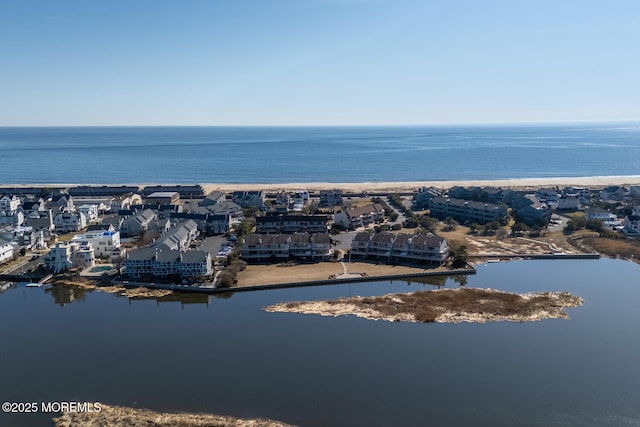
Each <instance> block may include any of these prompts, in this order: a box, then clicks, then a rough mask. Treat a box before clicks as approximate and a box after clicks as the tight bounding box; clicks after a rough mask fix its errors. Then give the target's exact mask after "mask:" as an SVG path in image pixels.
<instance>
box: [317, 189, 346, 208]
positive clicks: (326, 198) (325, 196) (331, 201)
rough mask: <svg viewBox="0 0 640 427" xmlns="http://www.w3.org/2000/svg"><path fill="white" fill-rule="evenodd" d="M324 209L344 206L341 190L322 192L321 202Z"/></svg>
mask: <svg viewBox="0 0 640 427" xmlns="http://www.w3.org/2000/svg"><path fill="white" fill-rule="evenodd" d="M319 205H320V206H322V207H330V206H342V191H341V190H320V202H319Z"/></svg>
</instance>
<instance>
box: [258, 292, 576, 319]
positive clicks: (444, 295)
mask: <svg viewBox="0 0 640 427" xmlns="http://www.w3.org/2000/svg"><path fill="white" fill-rule="evenodd" d="M582 303H583V300H582V298H580V297H577V296H573V295H571V294H569V293H568V292H535V293H529V294H514V293H509V292H503V291H499V290H496V289H475V288H456V289H438V290H433V291H416V292H411V293H396V294H387V295H383V296H379V297H357V296H356V297H350V298H339V299H337V300H330V301H306V302H305V301H302V302H287V303H279V304H275V305H271V306H268V307H265V309H264V310H265V311H268V312H282V313H303V314H319V315H321V316H332V317H337V316H345V315H354V316H357V317H362V318H365V319H369V320H386V321H390V322H438V323H459V322H473V323H485V322H494V321H511V322H532V321H538V320H543V319H566V318H568V317H569V316H568V315H567V313H566V312H565V311H564V309H565V308H572V307H577V306H580V305H582Z"/></svg>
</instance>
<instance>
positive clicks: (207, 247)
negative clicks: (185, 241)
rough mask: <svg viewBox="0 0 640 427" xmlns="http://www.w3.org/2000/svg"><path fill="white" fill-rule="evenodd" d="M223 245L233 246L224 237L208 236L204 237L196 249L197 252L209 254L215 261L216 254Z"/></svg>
mask: <svg viewBox="0 0 640 427" xmlns="http://www.w3.org/2000/svg"><path fill="white" fill-rule="evenodd" d="M225 245H233V243H232V242H230V241H229V240H227V238H226V237H225V236H210V237H205V239H204V240H202V241H201V242H200V244H199V245H198V247H197V248H198V250H201V251H207V252H209V253H210V254H211V258H212V259H215V258H216V256H217V255H218V252H220V251H221V250H222V248H223V247H224V246H225Z"/></svg>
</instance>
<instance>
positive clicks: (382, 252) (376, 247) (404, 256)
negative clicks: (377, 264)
mask: <svg viewBox="0 0 640 427" xmlns="http://www.w3.org/2000/svg"><path fill="white" fill-rule="evenodd" d="M351 256H353V257H362V258H371V259H381V260H386V261H388V262H394V261H397V262H402V261H410V262H427V263H431V264H438V265H439V264H443V263H444V262H446V260H447V257H448V256H449V247H448V245H447V241H446V239H444V238H442V237H439V236H436V235H433V234H425V233H415V234H404V233H401V234H392V233H388V232H381V233H373V234H371V233H367V232H361V233H358V234H356V235H355V236H354V238H353V241H352V243H351Z"/></svg>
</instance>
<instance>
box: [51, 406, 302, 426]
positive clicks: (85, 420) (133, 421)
mask: <svg viewBox="0 0 640 427" xmlns="http://www.w3.org/2000/svg"><path fill="white" fill-rule="evenodd" d="M53 421H54V422H55V425H56V427H72V426H84V427H105V426H109V427H148V426H154V427H170V426H171V427H173V426H179V427H205V426H206V427H291V426H290V425H289V424H284V423H281V422H279V421H272V420H265V419H246V420H245V419H240V418H232V417H224V416H220V415H208V414H171V413H159V412H153V411H150V410H147V409H133V408H125V407H121V406H107V405H102V407H101V411H100V412H75V413H71V412H69V413H65V414H63V415H62V416H60V417H58V418H54V419H53Z"/></svg>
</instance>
